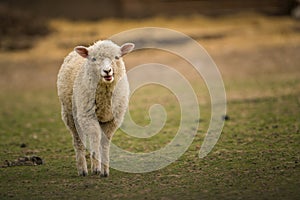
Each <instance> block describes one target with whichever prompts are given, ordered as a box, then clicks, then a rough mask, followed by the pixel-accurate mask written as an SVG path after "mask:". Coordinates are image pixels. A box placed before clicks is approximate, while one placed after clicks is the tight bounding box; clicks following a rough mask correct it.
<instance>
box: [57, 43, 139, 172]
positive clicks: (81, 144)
mask: <svg viewBox="0 0 300 200" xmlns="http://www.w3.org/2000/svg"><path fill="white" fill-rule="evenodd" d="M133 49H134V44H133V43H125V44H123V45H122V46H121V47H120V46H118V45H116V44H115V43H113V42H112V41H110V40H100V41H98V42H96V43H95V44H94V45H92V46H89V47H84V46H77V47H75V49H74V51H73V52H71V53H70V54H69V55H68V56H67V57H66V58H65V60H64V62H63V64H62V66H61V68H60V70H59V73H58V79H57V90H58V97H59V100H60V102H61V113H62V119H63V121H64V123H65V125H66V127H67V128H68V129H69V131H70V132H71V134H72V137H73V146H74V149H75V153H76V164H77V170H78V174H79V175H80V176H86V175H88V170H87V164H86V158H85V153H86V152H85V151H86V147H87V146H89V150H90V158H91V171H92V174H97V175H99V174H100V176H101V177H107V176H108V175H109V147H110V141H111V139H112V136H113V134H114V132H115V131H116V129H117V128H119V127H120V125H121V123H122V121H123V118H124V115H125V112H126V109H127V106H128V101H129V84H128V80H127V75H126V69H125V64H124V62H123V59H122V57H123V56H124V55H126V54H128V53H130V52H131V51H132V50H133ZM86 139H88V142H87V140H86Z"/></svg>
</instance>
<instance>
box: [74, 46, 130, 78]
mask: <svg viewBox="0 0 300 200" xmlns="http://www.w3.org/2000/svg"><path fill="white" fill-rule="evenodd" d="M133 48H134V44H132V43H125V44H123V45H122V46H121V47H119V46H118V45H116V44H115V43H113V42H112V41H110V40H104V41H99V42H96V43H95V44H94V45H92V46H90V47H88V48H87V47H83V46H78V47H76V48H75V51H76V52H77V53H78V54H79V55H80V56H82V57H83V58H86V59H87V61H86V62H88V66H89V67H92V68H94V69H95V70H96V71H97V72H98V73H99V75H100V78H101V80H102V81H103V82H105V83H112V82H113V81H114V79H115V78H114V75H115V73H116V72H118V71H120V70H118V68H120V67H121V66H123V65H120V62H122V57H123V56H124V55H126V54H128V53H129V52H131V51H132V50H133Z"/></svg>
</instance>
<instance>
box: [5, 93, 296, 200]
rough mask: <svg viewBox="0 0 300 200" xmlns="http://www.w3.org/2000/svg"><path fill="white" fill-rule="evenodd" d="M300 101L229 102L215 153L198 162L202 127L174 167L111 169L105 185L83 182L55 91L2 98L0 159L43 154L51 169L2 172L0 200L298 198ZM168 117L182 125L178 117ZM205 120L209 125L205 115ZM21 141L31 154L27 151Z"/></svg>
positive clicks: (98, 180) (122, 137) (100, 181)
mask: <svg viewBox="0 0 300 200" xmlns="http://www.w3.org/2000/svg"><path fill="white" fill-rule="evenodd" d="M299 99H300V96H299V95H290V96H281V97H276V98H265V99H256V100H251V101H232V102H229V104H228V110H229V112H228V114H229V116H230V120H229V121H227V123H226V125H225V127H224V130H223V133H222V135H221V138H220V140H219V142H218V143H217V145H216V147H215V148H214V150H213V151H212V152H211V153H210V154H209V155H208V156H207V157H205V158H204V159H199V158H198V151H199V149H200V145H201V142H202V139H203V134H204V129H202V128H200V130H199V131H198V135H197V136H196V138H195V140H194V142H193V144H192V145H191V146H190V148H189V149H188V151H187V152H186V153H185V154H184V156H182V157H181V158H180V159H179V160H177V161H176V162H174V163H172V164H171V165H169V166H168V167H166V168H164V169H161V170H158V171H155V172H151V173H145V174H128V173H123V172H120V171H116V170H113V169H112V170H111V176H110V177H109V178H104V179H103V178H102V179H101V178H99V177H96V176H88V177H85V178H82V177H77V174H76V169H75V158H74V152H73V148H72V144H71V136H70V134H68V133H67V131H66V129H65V127H64V125H63V124H62V122H61V120H60V115H59V105H58V101H57V100H56V98H55V94H54V93H52V92H50V93H48V92H39V93H36V92H35V93H30V94H26V95H24V94H15V95H5V96H3V95H2V96H1V98H0V102H1V104H2V105H5V107H3V108H2V110H1V118H0V122H1V135H0V146H1V152H0V160H1V161H4V160H6V159H8V160H13V159H15V158H18V157H19V156H23V155H38V156H41V157H42V158H43V159H44V161H45V164H44V165H41V166H24V167H10V168H0V172H1V173H0V180H1V188H0V196H1V199H27V198H30V199H54V198H62V199H78V198H80V199H82V198H92V199H99V198H101V199H111V198H121V199H145V198H147V199H163V198H167V199H174V198H179V197H181V198H183V199H199V198H206V199H216V198H217V199H220V198H222V199H297V198H299V192H298V188H299V186H300V181H299V175H300V170H299V169H300V157H299V155H300V154H299V153H300V152H299V144H300V129H299V127H300V126H299V125H300V122H299V117H300V114H299V113H300V107H299V104H300V102H299ZM16 100H18V101H16ZM8 102H10V103H8ZM20 102H21V103H20ZM207 110H208V109H206V111H207ZM141 115H142V114H141ZM175 116H176V115H175ZM170 119H171V120H177V119H176V118H174V116H173V115H171V116H170ZM203 121H204V123H207V118H205V116H203ZM168 130H169V131H167V132H166V133H165V135H168V136H169V137H172V132H174V131H176V127H175V126H174V128H173V129H171V128H169V129H168ZM161 138H162V137H161V136H158V137H157V138H156V147H157V145H160V144H164V139H161ZM124 140H125V141H126V142H125V143H126V144H127V145H131V146H132V148H133V147H135V146H137V148H138V147H139V146H140V145H141V144H140V141H136V140H132V139H130V138H128V137H127V136H126V135H122V134H121V133H120V132H118V133H117V137H116V138H114V141H115V142H116V143H118V142H122V141H124ZM23 143H24V144H26V147H25V148H21V144H23ZM143 147H144V148H145V149H150V150H151V149H153V143H147V142H145V143H143ZM130 149H131V148H129V150H130ZM133 150H134V148H133Z"/></svg>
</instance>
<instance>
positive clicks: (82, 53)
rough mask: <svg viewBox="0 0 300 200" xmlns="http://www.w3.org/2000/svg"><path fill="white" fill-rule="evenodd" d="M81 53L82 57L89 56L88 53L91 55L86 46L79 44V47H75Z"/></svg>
mask: <svg viewBox="0 0 300 200" xmlns="http://www.w3.org/2000/svg"><path fill="white" fill-rule="evenodd" d="M74 50H75V51H76V52H77V53H78V54H79V55H81V56H82V57H84V58H87V57H88V55H89V51H88V49H87V48H86V47H84V46H78V47H75V49H74Z"/></svg>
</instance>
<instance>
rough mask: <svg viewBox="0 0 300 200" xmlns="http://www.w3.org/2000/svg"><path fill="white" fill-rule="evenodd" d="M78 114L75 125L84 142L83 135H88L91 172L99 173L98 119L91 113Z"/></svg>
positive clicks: (99, 136) (99, 130)
mask: <svg viewBox="0 0 300 200" xmlns="http://www.w3.org/2000/svg"><path fill="white" fill-rule="evenodd" d="M88 116H89V117H86V116H84V115H79V116H78V117H77V118H76V120H75V125H76V128H77V131H78V134H79V136H80V139H82V140H83V144H85V136H87V137H88V139H89V143H90V149H89V150H90V154H91V171H92V174H100V171H101V155H100V140H101V129H100V125H99V122H98V120H97V119H96V118H95V117H94V116H93V115H88Z"/></svg>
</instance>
